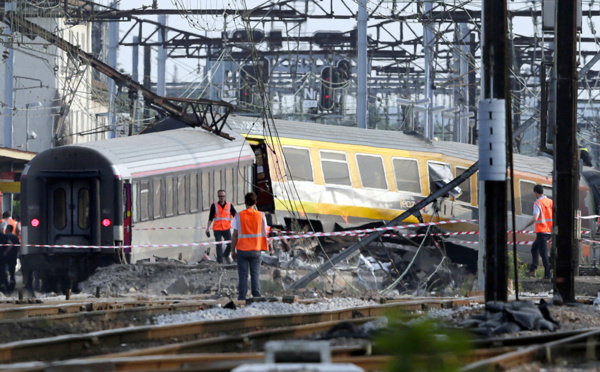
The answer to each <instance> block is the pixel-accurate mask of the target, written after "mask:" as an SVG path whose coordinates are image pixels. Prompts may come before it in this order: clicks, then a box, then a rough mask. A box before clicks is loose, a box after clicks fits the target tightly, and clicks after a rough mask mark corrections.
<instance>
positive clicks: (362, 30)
mask: <svg viewBox="0 0 600 372" xmlns="http://www.w3.org/2000/svg"><path fill="white" fill-rule="evenodd" d="M357 26H358V30H357V35H358V36H357V47H358V60H357V61H356V64H357V76H356V82H357V85H358V89H357V98H356V99H357V102H356V123H357V126H358V127H359V128H367V67H368V66H367V64H368V58H367V0H359V1H358V25H357Z"/></svg>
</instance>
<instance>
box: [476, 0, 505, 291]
mask: <svg viewBox="0 0 600 372" xmlns="http://www.w3.org/2000/svg"><path fill="white" fill-rule="evenodd" d="M482 18H483V37H482V40H483V45H482V54H483V63H482V66H483V71H482V79H481V80H482V82H481V83H482V89H481V91H482V97H483V100H482V101H481V102H480V105H481V106H482V107H486V108H488V109H489V110H490V111H488V113H487V114H484V113H482V114H481V116H480V121H479V124H480V130H481V132H484V130H483V129H481V127H482V126H483V125H482V124H483V123H484V121H483V120H486V121H488V120H489V122H487V125H490V126H488V127H486V129H487V131H488V133H487V134H488V135H489V134H492V137H493V136H494V135H498V133H503V134H504V137H506V127H507V126H508V125H509V124H510V114H509V115H506V113H507V112H508V113H510V100H509V98H510V96H509V94H508V93H507V90H508V74H507V71H506V70H507V67H508V54H507V48H506V45H507V40H506V34H507V32H506V31H507V19H506V0H498V1H484V2H483V14H482ZM502 104H503V106H504V107H503V108H504V112H502V107H499V106H500V105H502ZM488 115H489V116H488ZM486 116H487V117H486ZM492 116H494V117H492ZM498 118H499V119H498ZM501 120H503V121H504V122H501ZM481 132H480V147H479V154H480V155H479V157H480V159H482V158H483V157H485V156H484V152H483V150H484V146H482V141H481V138H482V136H483V133H481ZM501 140H503V141H502V142H503V144H504V148H502V145H501V144H500V143H498V142H500V141H497V142H496V144H490V146H491V147H493V150H494V154H493V157H494V160H495V162H494V163H493V165H492V164H490V163H491V162H489V161H486V160H482V162H481V166H482V168H481V169H480V198H482V200H481V203H480V208H483V213H481V214H480V221H479V231H480V238H479V240H480V247H482V248H481V249H480V255H481V254H483V253H484V252H483V251H482V250H483V249H485V259H484V260H483V261H484V262H485V272H484V273H483V274H484V275H485V285H484V287H485V300H486V301H506V300H507V299H508V289H507V285H508V254H507V246H506V242H507V239H506V232H507V230H508V228H507V221H506V220H507V208H506V190H507V187H506V184H507V183H506V164H507V162H506V143H507V142H506V141H507V140H506V138H501ZM508 143H512V142H508ZM502 161H503V164H504V169H501V170H500V171H499V172H498V173H494V172H487V171H485V170H484V168H483V167H484V165H485V166H486V167H489V168H493V170H497V167H498V166H499V162H502ZM490 165H492V166H490ZM482 171H483V172H482ZM486 173H487V174H486ZM480 210H481V209H480ZM479 274H480V283H481V277H482V275H481V274H482V273H479Z"/></svg>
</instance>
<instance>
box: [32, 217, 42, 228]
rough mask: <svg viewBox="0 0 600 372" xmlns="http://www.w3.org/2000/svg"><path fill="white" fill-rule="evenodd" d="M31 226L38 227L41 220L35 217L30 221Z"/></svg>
mask: <svg viewBox="0 0 600 372" xmlns="http://www.w3.org/2000/svg"><path fill="white" fill-rule="evenodd" d="M30 225H31V227H38V226H39V225H40V220H38V219H37V218H33V219H32V220H31V223H30Z"/></svg>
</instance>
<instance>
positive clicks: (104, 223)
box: [102, 218, 111, 227]
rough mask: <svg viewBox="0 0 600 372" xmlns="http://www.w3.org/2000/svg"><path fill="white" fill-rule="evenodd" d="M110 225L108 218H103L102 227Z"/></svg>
mask: <svg viewBox="0 0 600 372" xmlns="http://www.w3.org/2000/svg"><path fill="white" fill-rule="evenodd" d="M110 224H111V222H110V220H109V219H108V218H105V219H103V220H102V226H104V227H109V226H110Z"/></svg>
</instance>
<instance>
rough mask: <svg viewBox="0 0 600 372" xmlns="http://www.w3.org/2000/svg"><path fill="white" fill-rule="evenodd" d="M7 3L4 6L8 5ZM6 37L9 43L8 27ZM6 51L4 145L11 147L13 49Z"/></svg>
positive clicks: (9, 33)
mask: <svg viewBox="0 0 600 372" xmlns="http://www.w3.org/2000/svg"><path fill="white" fill-rule="evenodd" d="M9 4H11V5H12V4H13V3H7V4H6V6H7V7H8V5H9ZM5 32H6V37H5V38H4V40H5V42H6V44H5V45H7V46H8V45H10V42H11V41H10V38H11V30H10V27H7V28H6V29H5ZM6 52H7V53H8V55H7V57H8V58H6V61H4V102H5V103H6V107H4V147H7V148H12V147H13V106H14V102H13V58H14V54H13V49H12V48H10V47H9V48H6Z"/></svg>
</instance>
